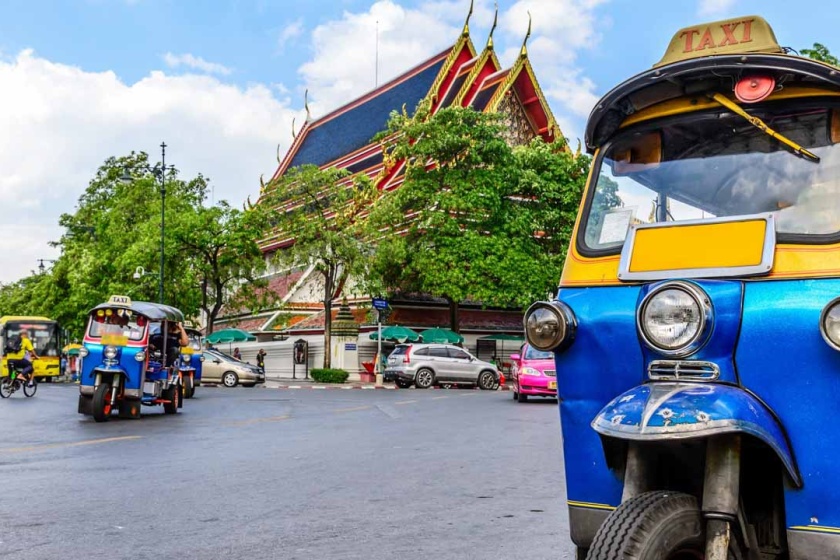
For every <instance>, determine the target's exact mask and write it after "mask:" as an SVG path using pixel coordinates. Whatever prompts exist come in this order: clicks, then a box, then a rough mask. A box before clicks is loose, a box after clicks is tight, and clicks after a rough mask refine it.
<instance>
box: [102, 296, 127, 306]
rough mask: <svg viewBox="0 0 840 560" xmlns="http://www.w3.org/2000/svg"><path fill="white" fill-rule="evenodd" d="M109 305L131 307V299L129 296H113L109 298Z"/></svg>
mask: <svg viewBox="0 0 840 560" xmlns="http://www.w3.org/2000/svg"><path fill="white" fill-rule="evenodd" d="M108 303H109V304H110V305H119V306H120V307H131V298H130V297H128V296H111V297H110V298H108Z"/></svg>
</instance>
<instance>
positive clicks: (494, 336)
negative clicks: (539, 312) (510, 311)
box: [479, 333, 525, 342]
mask: <svg viewBox="0 0 840 560" xmlns="http://www.w3.org/2000/svg"><path fill="white" fill-rule="evenodd" d="M479 340H513V341H517V342H523V341H524V340H525V337H524V336H521V335H517V334H507V333H499V334H490V335H487V336H482V337H480V338H479Z"/></svg>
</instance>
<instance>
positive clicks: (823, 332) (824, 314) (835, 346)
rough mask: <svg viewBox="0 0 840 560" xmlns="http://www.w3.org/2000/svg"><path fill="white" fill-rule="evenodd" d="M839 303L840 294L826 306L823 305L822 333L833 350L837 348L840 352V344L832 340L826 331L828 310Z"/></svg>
mask: <svg viewBox="0 0 840 560" xmlns="http://www.w3.org/2000/svg"><path fill="white" fill-rule="evenodd" d="M837 305H840V296H838V297H836V298H834V299H832V300H831V301H829V302H828V303H827V304H825V307H823V310H822V311H821V312H820V335H821V336H822V338H823V340H824V341H825V342H826V344H828V345H829V346H830V347H831V348H832V349H833V350H837V351H838V352H840V344H837V343H835V342H834V341H833V340H831V337H830V336H828V333H827V332H826V328H825V318H826V316H827V315H828V312H829V311H830V310H831V309H833V308H834V307H836V306H837Z"/></svg>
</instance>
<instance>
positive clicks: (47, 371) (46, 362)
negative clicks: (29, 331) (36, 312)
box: [0, 315, 61, 377]
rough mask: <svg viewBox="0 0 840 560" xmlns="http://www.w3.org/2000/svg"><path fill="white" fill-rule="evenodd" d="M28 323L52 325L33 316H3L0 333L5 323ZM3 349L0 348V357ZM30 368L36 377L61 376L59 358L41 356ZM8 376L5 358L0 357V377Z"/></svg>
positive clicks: (49, 320)
mask: <svg viewBox="0 0 840 560" xmlns="http://www.w3.org/2000/svg"><path fill="white" fill-rule="evenodd" d="M21 321H29V322H34V323H54V322H55V321H53V320H52V319H50V318H48V317H40V316H33V315H4V316H3V317H0V331H2V330H3V328H4V327H5V326H6V323H13V322H21ZM2 353H3V349H2V348H0V355H2ZM32 368H33V369H34V373H35V376H36V377H58V376H59V375H61V358H60V357H59V356H41V357H40V358H39V359H37V360H33V361H32ZM8 375H9V364H8V361H7V360H6V356H5V355H2V356H0V377H7V376H8Z"/></svg>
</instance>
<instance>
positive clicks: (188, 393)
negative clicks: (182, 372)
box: [181, 375, 195, 399]
mask: <svg viewBox="0 0 840 560" xmlns="http://www.w3.org/2000/svg"><path fill="white" fill-rule="evenodd" d="M181 387H183V391H182V392H183V395H182V396H183V397H184V398H185V399H191V398H193V395H194V394H195V383H194V382H193V378H192V376H189V375H187V376H186V377H184V384H183V385H182V386H181Z"/></svg>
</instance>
